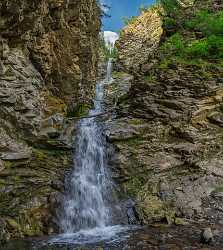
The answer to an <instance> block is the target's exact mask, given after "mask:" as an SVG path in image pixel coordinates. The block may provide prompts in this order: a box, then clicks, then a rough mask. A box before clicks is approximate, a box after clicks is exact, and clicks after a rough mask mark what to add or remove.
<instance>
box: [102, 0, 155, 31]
mask: <svg viewBox="0 0 223 250" xmlns="http://www.w3.org/2000/svg"><path fill="white" fill-rule="evenodd" d="M102 2H103V3H105V4H107V5H109V6H111V9H110V10H109V11H108V13H107V14H109V15H110V16H111V17H110V18H103V30H110V31H114V32H118V31H119V30H120V29H121V28H122V27H123V25H124V24H123V20H122V18H123V17H131V16H135V15H137V14H139V7H140V6H141V5H142V4H143V5H146V6H148V5H151V4H153V3H154V2H155V0H102Z"/></svg>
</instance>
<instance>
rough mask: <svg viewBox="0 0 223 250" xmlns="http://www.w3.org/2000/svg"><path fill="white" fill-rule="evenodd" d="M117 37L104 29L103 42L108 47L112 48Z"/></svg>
mask: <svg viewBox="0 0 223 250" xmlns="http://www.w3.org/2000/svg"><path fill="white" fill-rule="evenodd" d="M118 39H119V35H118V34H117V33H115V32H112V31H104V40H105V44H106V45H107V46H108V47H112V48H114V46H115V42H116V41H117V40H118Z"/></svg>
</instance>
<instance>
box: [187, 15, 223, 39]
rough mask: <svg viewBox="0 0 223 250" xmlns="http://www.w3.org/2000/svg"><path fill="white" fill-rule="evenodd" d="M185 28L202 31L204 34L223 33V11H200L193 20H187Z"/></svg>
mask: <svg viewBox="0 0 223 250" xmlns="http://www.w3.org/2000/svg"><path fill="white" fill-rule="evenodd" d="M185 28H189V29H193V30H198V31H201V32H202V33H203V34H204V36H210V35H223V11H220V12H218V13H209V11H207V10H202V11H199V12H197V13H196V15H195V17H193V18H192V19H191V20H187V21H185Z"/></svg>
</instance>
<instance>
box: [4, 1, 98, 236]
mask: <svg viewBox="0 0 223 250" xmlns="http://www.w3.org/2000/svg"><path fill="white" fill-rule="evenodd" d="M99 16H100V12H99V8H98V6H97V2H96V0H79V1H75V0H70V1H68V0H41V1H28V0H27V1H26V0H19V1H18V0H16V1H14V0H13V1H11V0H10V1H8V0H2V1H1V3H0V59H1V60H0V111H1V112H0V138H1V142H0V218H1V219H0V240H1V239H5V238H10V237H11V236H12V235H13V236H14V237H22V236H34V235H41V234H44V233H52V232H53V231H54V230H55V226H54V222H53V218H52V213H53V210H52V211H51V208H52V207H54V208H55V206H56V198H55V197H56V194H57V192H58V191H60V190H62V188H63V186H62V183H63V177H64V171H65V169H66V168H67V167H68V166H70V163H71V149H72V137H73V136H72V135H73V133H74V124H73V123H72V124H71V122H68V121H67V119H66V117H67V116H71V115H73V114H74V115H78V114H79V113H80V111H82V110H83V108H85V107H86V106H87V105H89V104H90V101H91V98H92V96H93V94H94V86H95V79H96V72H97V53H98V52H97V47H98V33H99V30H100V18H99Z"/></svg>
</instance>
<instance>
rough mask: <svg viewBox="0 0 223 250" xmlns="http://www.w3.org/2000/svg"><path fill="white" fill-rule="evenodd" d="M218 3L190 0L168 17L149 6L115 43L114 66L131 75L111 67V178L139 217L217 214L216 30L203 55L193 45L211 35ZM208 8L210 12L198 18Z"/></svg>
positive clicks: (222, 78)
mask: <svg viewBox="0 0 223 250" xmlns="http://www.w3.org/2000/svg"><path fill="white" fill-rule="evenodd" d="M185 3H186V1H185ZM180 8H181V7H180ZM222 9H223V6H222V3H221V1H216V0H215V1H214V0H211V1H210V0H207V1H205V3H204V2H203V1H196V3H195V5H194V6H191V4H190V5H189V6H186V7H185V6H183V9H179V12H176V13H175V14H174V15H172V16H171V15H170V16H168V15H167V14H166V16H165V15H162V14H160V16H158V15H157V13H156V10H155V13H154V8H153V9H152V10H148V12H144V13H142V14H141V16H140V17H138V18H135V19H133V20H132V22H131V23H130V24H129V25H128V26H127V27H125V28H124V30H123V31H122V33H121V37H120V40H119V41H118V43H117V46H118V48H119V57H118V61H117V67H118V68H119V69H121V70H124V71H125V72H127V73H130V74H133V79H131V77H129V76H128V77H126V74H125V73H123V72H114V75H113V76H114V79H115V81H114V83H113V84H112V85H111V86H108V89H107V95H108V96H110V97H111V98H109V100H115V101H116V102H115V103H113V105H114V104H116V106H115V107H116V108H115V110H116V118H114V119H113V120H110V121H108V122H107V127H108V130H107V137H108V140H109V141H110V142H112V143H113V144H114V146H115V149H116V157H115V158H114V159H112V160H111V165H113V166H116V165H117V166H118V167H117V168H115V167H114V169H113V172H114V178H115V179H116V180H117V182H118V183H120V185H121V186H122V188H123V190H124V191H125V192H126V194H128V195H129V196H130V197H133V198H134V199H135V200H136V201H137V206H136V207H137V211H138V213H139V215H140V217H141V220H142V221H143V222H144V223H152V222H167V223H175V224H184V223H186V222H187V221H188V220H189V221H190V220H191V219H196V220H198V221H199V220H200V221H203V222H204V221H207V222H208V223H210V222H211V221H212V222H213V221H215V222H219V221H220V220H221V217H222V205H221V204H222V187H223V161H222V156H223V155H222V152H223V147H222V132H223V130H222V126H223V123H222V121H223V119H222V117H223V113H222V102H223V88H222V83H223V75H222V72H223V70H222V63H221V62H222V57H221V56H220V52H219V51H221V46H219V51H218V50H217V49H216V48H217V46H218V45H217V43H218V42H217V41H218V39H221V36H220V35H219V34H218V33H216V35H215V36H216V38H215V39H216V40H211V41H212V42H213V43H212V44H211V43H210V44H209V47H207V49H206V51H205V53H206V54H205V55H203V56H202V54H201V51H199V52H197V50H198V49H199V48H200V47H198V44H201V43H203V41H207V43H208V42H209V39H210V38H209V35H210V34H212V37H211V38H212V39H213V33H214V32H217V31H214V30H213V31H212V27H210V28H209V27H208V25H207V22H211V21H210V20H212V16H215V15H216V17H215V18H214V19H213V20H217V18H218V16H220V15H221V12H219V11H221V10H222ZM172 10H173V9H172ZM172 10H171V11H172ZM207 10H208V11H209V13H210V14H209V15H210V16H206V17H205V18H204V19H201V18H200V17H201V16H202V13H206V12H205V11H207ZM151 13H153V14H151ZM196 13H199V14H197V15H196ZM217 13H219V14H217ZM177 15H179V17H177ZM198 18H200V19H198ZM208 18H209V19H208ZM197 19H198V20H199V21H197ZM160 20H161V21H163V25H161V23H162V22H161V21H160ZM219 20H220V19H219ZM184 21H185V22H184ZM196 22H197V25H196V26H195V28H193V25H194V23H196ZM202 22H203V23H205V24H203V23H202ZM216 22H217V21H216ZM200 23H201V25H200V26H199V24H200ZM204 25H206V26H204ZM219 25H220V21H219ZM133 27H134V29H133ZM203 27H205V29H203ZM199 29H200V30H199ZM207 29H210V30H209V33H206V30H207ZM162 30H163V32H162ZM149 31H152V32H149ZM211 32H212V33H211ZM161 34H162V35H161ZM151 42H152V43H151ZM213 44H215V45H214V46H213V48H212V47H211V46H212V45H213ZM192 48H193V49H192ZM210 48H212V49H211V50H210ZM216 51H217V52H216ZM208 53H210V54H208ZM215 53H216V54H215ZM128 79H129V80H128ZM109 105H111V104H109ZM122 193H123V192H122ZM182 218H183V219H182Z"/></svg>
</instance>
